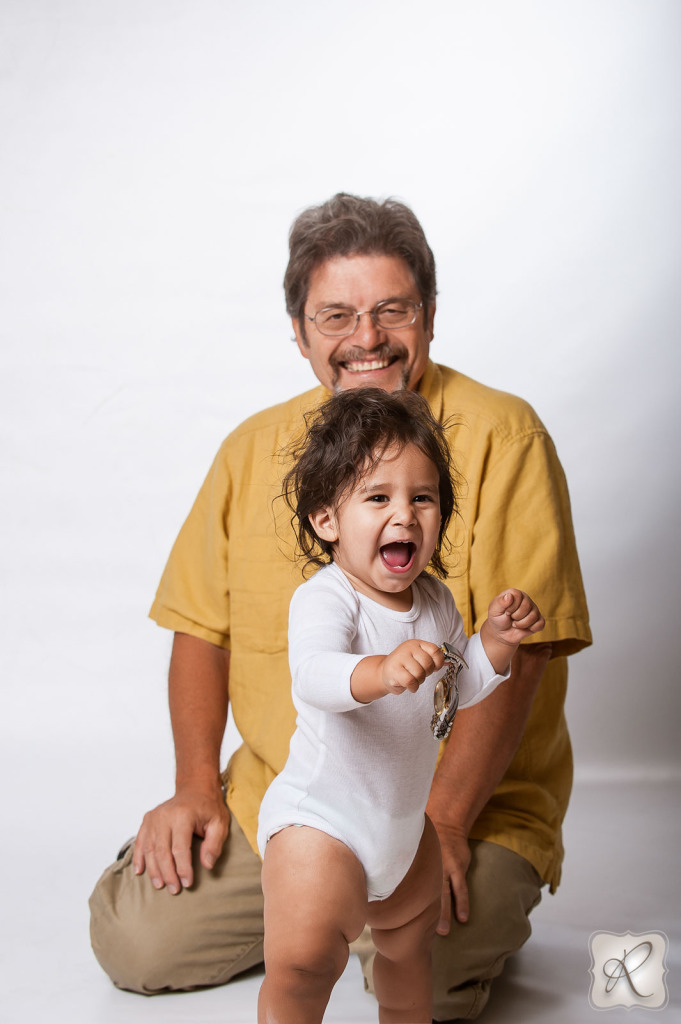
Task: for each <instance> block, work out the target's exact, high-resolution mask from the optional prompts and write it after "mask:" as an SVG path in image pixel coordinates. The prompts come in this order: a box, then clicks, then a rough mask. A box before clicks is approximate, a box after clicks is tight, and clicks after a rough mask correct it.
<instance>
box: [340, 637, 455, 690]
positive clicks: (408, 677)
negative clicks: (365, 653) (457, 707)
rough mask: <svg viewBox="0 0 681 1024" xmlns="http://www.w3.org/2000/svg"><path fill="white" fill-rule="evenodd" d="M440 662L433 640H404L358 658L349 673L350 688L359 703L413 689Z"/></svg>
mask: <svg viewBox="0 0 681 1024" xmlns="http://www.w3.org/2000/svg"><path fill="white" fill-rule="evenodd" d="M444 663H445V661H444V656H443V654H442V651H441V650H440V648H439V647H438V646H437V644H432V643H430V642H429V641H427V640H405V641H404V643H402V644H399V646H398V647H396V648H395V650H394V651H392V653H391V654H374V655H370V656H369V657H367V658H363V659H362V660H361V661H360V662H358V664H357V665H356V666H355V668H354V670H353V673H352V676H351V677H350V690H351V692H352V696H353V697H354V698H355V700H357V701H360V702H361V703H362V704H369V703H370V702H371V701H372V700H378V698H379V697H385V696H386V694H388V693H395V694H398V693H404V691H405V690H409V691H410V693H416V691H417V690H418V688H419V686H420V685H421V683H423V682H424V681H425V679H426V678H427V677H428V676H429V675H431V673H432V672H437V670H438V669H440V668H442V666H443V665H444Z"/></svg>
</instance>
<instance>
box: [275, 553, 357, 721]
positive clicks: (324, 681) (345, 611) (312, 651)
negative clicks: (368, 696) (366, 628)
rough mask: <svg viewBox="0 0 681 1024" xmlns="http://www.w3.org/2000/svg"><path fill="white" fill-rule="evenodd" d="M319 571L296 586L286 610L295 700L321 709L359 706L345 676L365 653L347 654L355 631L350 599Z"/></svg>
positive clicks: (354, 601)
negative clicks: (305, 581) (287, 612)
mask: <svg viewBox="0 0 681 1024" xmlns="http://www.w3.org/2000/svg"><path fill="white" fill-rule="evenodd" d="M336 583H337V581H336V580H334V578H333V576H332V575H331V576H330V574H329V573H328V572H327V571H326V570H324V569H322V570H320V572H319V573H318V575H317V576H314V577H312V579H311V580H308V582H307V583H303V585H302V586H301V587H298V589H297V590H296V592H295V594H294V595H293V598H292V600H291V606H290V611H289V664H290V668H291V678H292V687H293V696H294V700H295V698H296V697H300V698H301V699H302V700H303V701H304V702H305V703H306V704H309V705H310V706H312V707H315V708H319V709H321V710H324V711H339V712H342V711H351V710H353V709H354V708H358V707H363V705H362V704H361V702H360V701H357V700H355V698H354V697H353V696H352V693H351V691H350V677H351V676H352V673H353V671H354V669H355V666H356V665H357V664H358V663H359V662H360V661H362V660H363V659H364V658H365V657H366V655H364V654H353V653H352V641H353V640H354V638H355V635H356V632H357V613H358V603H357V598H356V597H355V595H354V594H353V593H351V592H349V591H346V590H345V589H344V588H342V587H340V586H337V585H336Z"/></svg>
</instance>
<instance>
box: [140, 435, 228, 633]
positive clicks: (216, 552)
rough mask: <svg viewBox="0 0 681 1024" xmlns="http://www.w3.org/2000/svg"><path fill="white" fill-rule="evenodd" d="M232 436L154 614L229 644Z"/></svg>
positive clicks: (168, 570)
mask: <svg viewBox="0 0 681 1024" xmlns="http://www.w3.org/2000/svg"><path fill="white" fill-rule="evenodd" d="M228 443H229V439H228V440H227V441H225V442H223V444H222V446H221V448H220V450H219V452H218V454H217V456H216V458H215V460H214V462H213V465H212V466H211V468H210V470H209V472H208V475H207V477H206V479H205V481H204V483H203V486H202V487H201V490H200V491H199V493H198V495H197V498H196V501H195V502H194V505H193V507H192V509H191V512H190V513H189V515H188V517H187V519H186V520H185V523H184V525H183V526H182V529H181V530H180V533H179V534H178V537H177V540H176V541H175V544H174V545H173V548H172V550H171V552H170V557H169V558H168V562H167V564H166V567H165V570H164V572H163V576H162V577H161V582H160V584H159V587H158V590H157V592H156V598H155V600H154V603H153V605H152V607H151V611H150V613H149V614H150V616H151V618H152V619H154V620H155V621H156V622H157V623H158V624H159V625H160V626H165V627H166V628H168V629H172V630H175V631H176V632H180V633H189V634H190V635H191V636H197V637H199V638H201V639H203V640H208V641H209V642H210V643H213V644H217V645H218V646H220V647H225V648H229V646H230V644H229V636H230V628H229V621H230V614H229V564H228V550H229V536H228V522H229V506H230V500H231V492H232V483H231V475H230V470H229V459H228V450H229V448H228Z"/></svg>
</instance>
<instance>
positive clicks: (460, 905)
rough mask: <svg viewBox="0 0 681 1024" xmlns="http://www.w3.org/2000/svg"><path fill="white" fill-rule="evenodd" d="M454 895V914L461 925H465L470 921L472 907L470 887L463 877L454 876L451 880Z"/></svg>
mask: <svg viewBox="0 0 681 1024" xmlns="http://www.w3.org/2000/svg"><path fill="white" fill-rule="evenodd" d="M450 884H451V887H452V894H453V896H454V913H455V915H456V919H457V921H458V922H459V924H465V923H466V921H467V920H468V915H469V913H470V907H469V903H468V886H467V885H466V879H465V878H464V876H463V875H459V874H456V875H452V876H451V878H450Z"/></svg>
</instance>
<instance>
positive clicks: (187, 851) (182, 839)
mask: <svg viewBox="0 0 681 1024" xmlns="http://www.w3.org/2000/svg"><path fill="white" fill-rule="evenodd" d="M193 835H194V832H193V829H192V828H191V826H187V825H184V824H183V825H182V826H181V827H177V826H176V827H175V829H174V830H173V836H172V849H171V855H172V859H173V862H174V866H175V871H176V872H177V876H178V878H179V881H180V883H181V885H182V888H183V889H188V888H189V886H190V885H191V884H192V883H193V881H194V869H193V868H192V837H193ZM170 891H171V892H173V890H172V889H171V890H170ZM178 891H179V890H178ZM173 895H175V893H174V892H173Z"/></svg>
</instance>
